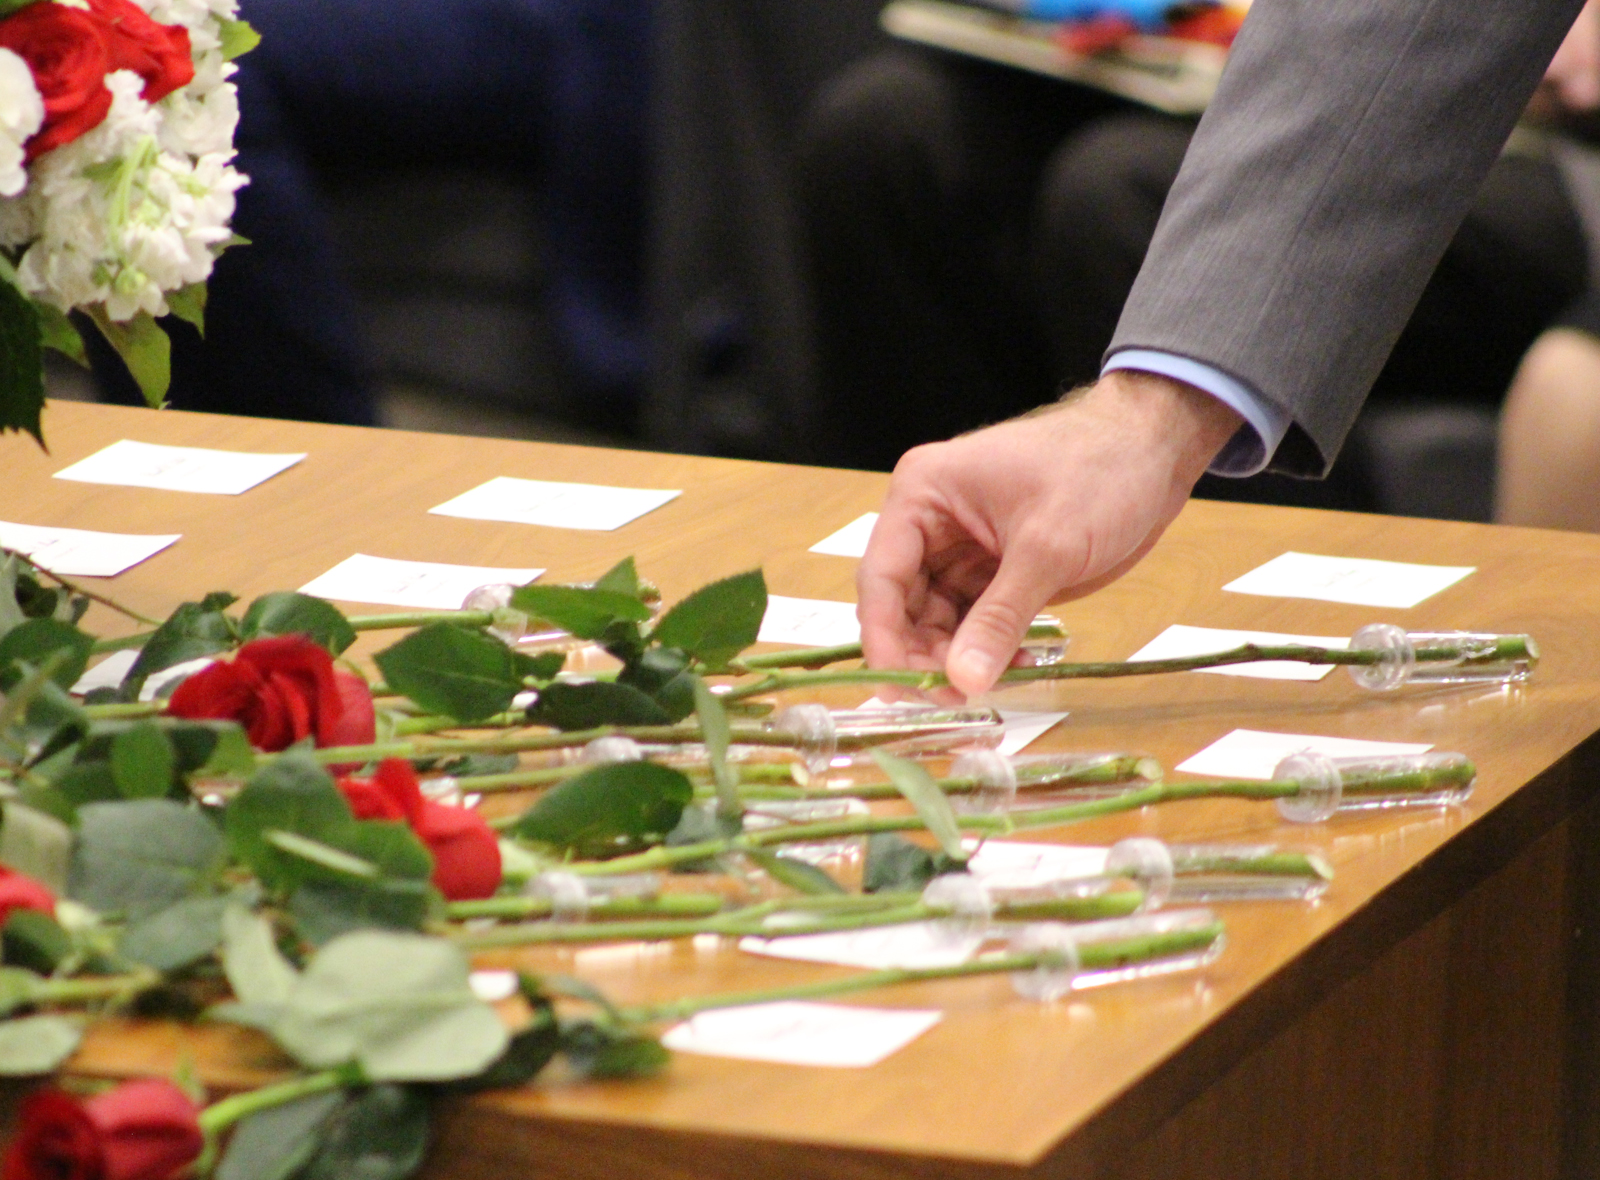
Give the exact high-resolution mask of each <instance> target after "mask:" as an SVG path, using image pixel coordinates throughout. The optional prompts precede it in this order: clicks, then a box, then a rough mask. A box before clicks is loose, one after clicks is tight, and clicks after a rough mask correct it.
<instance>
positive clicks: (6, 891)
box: [0, 865, 56, 926]
mask: <svg viewBox="0 0 1600 1180" xmlns="http://www.w3.org/2000/svg"><path fill="white" fill-rule="evenodd" d="M13 910H38V911H39V912H40V913H43V914H49V915H50V916H51V917H54V916H55V912H56V898H55V894H53V893H51V892H50V891H49V890H48V889H46V888H45V887H44V886H43V885H41V884H39V882H37V881H35V880H34V879H33V878H32V877H29V876H25V875H24V874H22V873H18V872H14V871H12V870H11V869H8V868H6V867H5V866H4V865H0V926H4V925H5V924H6V919H8V918H10V917H11V911H13Z"/></svg>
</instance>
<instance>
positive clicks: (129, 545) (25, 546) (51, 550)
mask: <svg viewBox="0 0 1600 1180" xmlns="http://www.w3.org/2000/svg"><path fill="white" fill-rule="evenodd" d="M182 535H183V534H182V533H162V534H151V533H144V534H137V533H96V532H92V531H90V530H88V529H57V528H46V527H44V526H42V525H34V524H12V523H11V522H10V521H5V520H0V545H4V546H5V547H6V548H7V549H15V550H16V551H17V552H18V553H21V554H23V555H24V556H25V557H27V559H28V560H29V561H31V562H33V564H34V565H37V566H39V567H40V568H42V569H47V570H49V571H50V572H51V573H53V574H60V575H61V576H62V577H64V578H68V577H80V578H113V577H116V575H118V574H120V573H121V572H122V571H123V570H126V569H132V568H133V567H134V566H136V565H138V564H139V563H140V562H141V561H144V560H146V559H147V558H151V557H154V556H155V555H156V554H157V553H160V552H161V551H162V550H163V549H165V548H166V547H167V546H168V545H171V544H172V543H173V542H175V541H177V540H178V539H179V538H180V537H181V536H182Z"/></svg>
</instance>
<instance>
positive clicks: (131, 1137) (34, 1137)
mask: <svg viewBox="0 0 1600 1180" xmlns="http://www.w3.org/2000/svg"><path fill="white" fill-rule="evenodd" d="M199 1113H200V1112H199V1111H198V1110H197V1109H196V1107H195V1104H194V1103H193V1102H191V1101H190V1100H189V1096H188V1095H187V1094H185V1093H184V1092H183V1091H182V1090H180V1089H178V1087H176V1086H174V1085H173V1084H172V1083H171V1082H165V1081H160V1080H158V1079H154V1078H147V1079H144V1080H142V1081H137V1082H125V1083H123V1084H122V1085H120V1086H118V1087H117V1088H116V1089H114V1090H107V1091H106V1092H105V1093H104V1094H97V1095H95V1096H94V1097H93V1098H90V1099H88V1100H87V1101H81V1100H79V1099H77V1098H74V1097H73V1096H72V1095H70V1094H66V1093H63V1092H62V1091H60V1090H41V1091H39V1092H37V1093H35V1094H32V1095H30V1096H29V1097H28V1098H26V1099H24V1100H23V1102H22V1105H21V1107H20V1109H19V1110H18V1112H17V1131H16V1134H15V1136H13V1138H12V1140H11V1147H10V1148H9V1149H8V1150H7V1152H6V1156H5V1164H4V1180H167V1177H169V1176H172V1175H173V1174H174V1173H176V1172H179V1171H181V1170H183V1169H184V1168H187V1167H188V1166H189V1165H190V1164H191V1163H193V1162H194V1161H195V1159H196V1158H197V1157H198V1156H199V1155H200V1149H201V1147H202V1146H203V1145H204V1142H205V1137H204V1135H203V1134H202V1133H201V1131H200V1123H199V1121H198V1116H199Z"/></svg>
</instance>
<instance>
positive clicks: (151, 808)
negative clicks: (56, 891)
mask: <svg viewBox="0 0 1600 1180" xmlns="http://www.w3.org/2000/svg"><path fill="white" fill-rule="evenodd" d="M223 855H224V848H223V840H222V834H221V833H220V832H218V831H217V829H216V827H215V825H213V824H212V823H211V822H210V821H209V820H207V819H206V818H205V816H203V815H201V814H200V812H199V811H197V810H196V809H195V808H193V807H186V806H185V805H183V804H182V803H177V802H175V801H173V800H171V799H136V800H132V801H130V802H127V803H90V804H88V805H87V806H84V807H81V808H79V809H78V846H77V848H76V849H75V850H74V853H73V857H72V869H71V872H70V874H69V876H68V893H69V894H70V895H71V896H72V898H73V899H74V900H76V901H81V902H83V903H84V904H85V905H87V906H88V907H89V908H90V909H92V910H99V911H100V912H101V913H126V914H127V915H128V917H129V918H130V919H132V920H134V921H137V920H138V919H140V918H144V917H147V916H149V915H150V914H153V913H155V912H156V911H158V910H162V909H165V908H166V907H167V906H169V905H172V904H173V903H174V902H178V901H182V900H183V899H184V898H186V897H188V896H190V895H191V894H193V893H195V892H196V891H197V890H199V889H202V888H204V887H205V886H207V885H208V884H210V883H211V882H212V881H213V880H214V879H215V878H216V875H217V873H218V872H219V871H220V870H221V868H222V863H223Z"/></svg>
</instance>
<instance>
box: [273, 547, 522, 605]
mask: <svg viewBox="0 0 1600 1180" xmlns="http://www.w3.org/2000/svg"><path fill="white" fill-rule="evenodd" d="M542 573H544V570H542V569H498V568H496V567H494V566H479V565H445V564H442V563H440V562H435V561H396V560H394V559H393V558H388V557H369V556H368V555H367V554H365V553H356V554H353V555H352V556H350V557H347V558H345V559H344V560H343V561H341V562H340V563H339V564H338V565H336V566H334V567H333V568H332V569H331V570H329V571H328V572H327V573H325V574H320V575H318V576H317V577H315V578H312V579H311V581H309V582H307V583H306V584H305V585H304V586H302V587H300V593H302V594H311V595H315V596H316V597H317V598H332V599H336V600H338V601H339V602H374V603H380V604H382V605H384V606H404V607H410V608H411V609H412V610H457V609H459V608H460V606H461V604H462V602H463V601H465V600H466V597H467V595H468V594H471V593H472V592H473V591H474V590H476V589H477V588H478V587H479V586H492V585H511V586H526V585H527V584H528V583H529V582H531V581H533V580H534V579H535V578H537V577H538V576H539V575H540V574H542Z"/></svg>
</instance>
